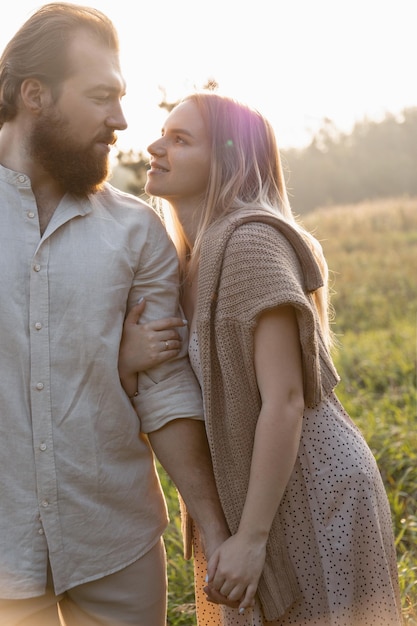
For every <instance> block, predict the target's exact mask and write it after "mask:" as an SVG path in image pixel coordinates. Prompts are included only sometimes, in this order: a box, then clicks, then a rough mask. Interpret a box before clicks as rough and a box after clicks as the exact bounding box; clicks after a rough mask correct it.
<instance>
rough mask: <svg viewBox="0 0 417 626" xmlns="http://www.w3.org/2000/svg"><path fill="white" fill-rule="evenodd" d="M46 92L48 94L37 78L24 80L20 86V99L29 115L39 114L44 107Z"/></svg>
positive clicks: (46, 88)
mask: <svg viewBox="0 0 417 626" xmlns="http://www.w3.org/2000/svg"><path fill="white" fill-rule="evenodd" d="M47 92H49V88H48V87H46V86H45V85H44V84H43V83H42V82H41V81H40V80H38V79H37V78H26V79H25V80H24V81H23V82H22V84H21V86H20V97H21V99H22V103H23V106H24V107H25V108H26V109H27V110H28V111H29V112H31V113H33V114H35V115H36V114H39V113H40V112H41V111H42V108H43V106H44V101H45V95H46V93H47Z"/></svg>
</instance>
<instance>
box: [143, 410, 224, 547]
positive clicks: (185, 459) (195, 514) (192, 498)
mask: <svg viewBox="0 0 417 626" xmlns="http://www.w3.org/2000/svg"><path fill="white" fill-rule="evenodd" d="M149 440H150V442H151V445H152V448H153V450H154V452H155V454H156V456H157V457H158V460H159V462H160V463H161V465H162V466H163V468H164V469H165V471H166V472H167V473H168V475H169V476H170V477H171V479H172V480H173V482H174V484H175V485H176V487H177V488H178V491H179V492H180V494H181V496H182V498H183V500H184V502H185V504H186V506H187V509H188V512H189V514H190V515H191V517H192V518H193V520H194V522H195V523H196V525H197V527H198V529H199V532H200V535H201V539H202V541H203V545H204V548H205V552H206V557H207V558H210V555H211V554H212V552H213V551H214V550H215V549H216V548H217V547H218V546H219V545H220V544H221V543H222V542H223V541H224V540H225V539H227V537H228V536H229V534H230V533H229V531H228V528H227V524H226V521H225V518H224V515H223V511H222V508H221V505H220V501H219V497H218V494H217V489H216V485H215V481H214V475H213V468H212V463H211V458H210V451H209V447H208V443H207V437H206V432H205V426H204V422H202V421H199V420H192V419H178V420H174V421H172V422H170V423H169V424H167V425H165V426H164V427H163V428H161V429H159V430H157V431H155V432H153V433H149Z"/></svg>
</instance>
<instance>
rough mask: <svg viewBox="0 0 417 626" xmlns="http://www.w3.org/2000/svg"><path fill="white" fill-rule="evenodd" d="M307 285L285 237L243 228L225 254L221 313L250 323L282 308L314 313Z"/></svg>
mask: <svg viewBox="0 0 417 626" xmlns="http://www.w3.org/2000/svg"><path fill="white" fill-rule="evenodd" d="M303 283H304V279H303V272H302V268H301V265H300V262H299V260H298V258H297V254H296V252H295V250H294V248H293V247H292V245H291V244H290V243H289V242H288V240H287V239H286V237H285V236H284V235H283V234H282V233H280V232H279V231H277V229H275V228H273V227H272V226H269V225H267V224H262V223H254V222H252V223H247V224H243V225H241V226H239V227H238V228H236V229H235V230H234V232H233V234H232V235H231V237H230V238H229V240H228V242H227V245H226V248H225V251H224V257H223V264H222V271H221V279H220V284H219V292H218V301H219V302H218V304H219V307H218V309H219V310H220V311H221V312H222V316H223V315H224V316H225V317H230V318H234V319H239V320H240V321H242V322H246V323H250V322H251V321H255V319H256V317H257V316H258V315H259V314H260V313H261V312H262V311H263V310H266V309H269V308H272V307H276V306H280V305H285V304H290V305H294V306H296V307H304V308H307V309H310V308H311V305H310V303H309V302H308V299H307V297H306V294H305V292H304V289H303Z"/></svg>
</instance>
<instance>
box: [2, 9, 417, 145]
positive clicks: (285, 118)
mask: <svg viewBox="0 0 417 626" xmlns="http://www.w3.org/2000/svg"><path fill="white" fill-rule="evenodd" d="M75 2H76V3H77V4H90V5H92V6H95V7H96V8H98V9H101V10H102V11H104V12H105V13H106V14H107V15H108V16H109V17H110V18H111V19H112V20H113V22H114V24H115V26H116V28H117V30H118V32H119V37H120V44H121V65H122V71H123V74H124V77H125V79H126V81H127V95H126V97H125V98H124V100H123V102H124V111H125V114H126V118H127V121H128V124H129V127H128V129H127V130H125V131H122V132H120V133H119V134H118V137H119V139H118V143H117V146H116V149H118V150H122V151H129V150H133V151H135V152H140V151H146V147H147V145H148V144H149V143H150V142H151V141H153V140H154V139H155V138H157V137H158V136H159V134H160V129H161V127H162V124H163V120H164V117H165V116H166V112H165V111H162V110H161V109H160V108H159V107H158V104H159V103H160V101H161V100H162V99H163V96H164V95H165V96H166V98H167V100H168V101H175V100H177V99H178V98H180V97H181V96H184V95H186V94H187V93H189V92H191V91H193V90H194V89H195V88H201V87H202V86H203V85H204V83H206V82H207V80H208V79H209V78H214V79H215V80H216V81H217V83H218V84H219V87H220V91H221V92H222V93H225V94H227V95H230V96H232V97H235V98H237V99H239V100H242V101H244V102H246V103H248V104H249V105H251V106H254V107H256V108H257V109H259V110H260V111H261V113H263V114H264V115H265V116H266V117H267V118H268V119H269V120H270V121H271V123H272V125H273V127H274V129H275V132H276V134H277V138H278V144H279V145H280V147H281V148H289V147H303V146H305V145H307V144H308V143H309V142H310V140H311V138H312V136H313V134H314V132H316V131H317V130H318V129H319V128H320V127H321V126H322V123H323V120H324V119H325V118H328V119H330V120H332V122H333V123H334V125H335V126H336V128H338V129H339V130H341V131H342V132H350V130H351V129H352V127H353V125H354V124H355V123H356V122H361V121H364V120H375V121H379V120H381V119H383V118H384V116H385V115H386V114H387V113H392V114H394V115H397V114H399V113H400V112H401V111H402V110H403V109H404V108H406V107H415V106H417V81H416V78H415V76H416V69H415V63H416V61H417V36H416V24H417V0H204V1H202V0H157V1H155V0H150V1H148V2H144V1H143V0H136V1H135V0H80V1H79V0H75ZM41 4H43V2H42V1H39V0H12V2H10V3H8V5H7V7H6V8H5V10H3V11H2V16H1V19H0V49H1V50H3V48H4V46H5V45H6V43H7V42H8V40H9V39H10V38H11V37H12V36H13V35H14V33H15V32H16V30H17V29H18V28H19V27H20V26H21V24H22V23H23V22H24V21H25V20H26V19H27V18H28V17H29V15H30V14H31V13H32V12H33V11H34V10H35V9H37V8H38V7H39V6H40V5H41Z"/></svg>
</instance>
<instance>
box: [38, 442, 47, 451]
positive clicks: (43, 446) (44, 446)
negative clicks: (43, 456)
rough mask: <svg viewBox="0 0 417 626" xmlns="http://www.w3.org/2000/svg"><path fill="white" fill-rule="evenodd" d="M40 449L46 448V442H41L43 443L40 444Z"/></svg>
mask: <svg viewBox="0 0 417 626" xmlns="http://www.w3.org/2000/svg"><path fill="white" fill-rule="evenodd" d="M39 450H42V452H43V451H44V450H46V443H41V445H40V446H39Z"/></svg>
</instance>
